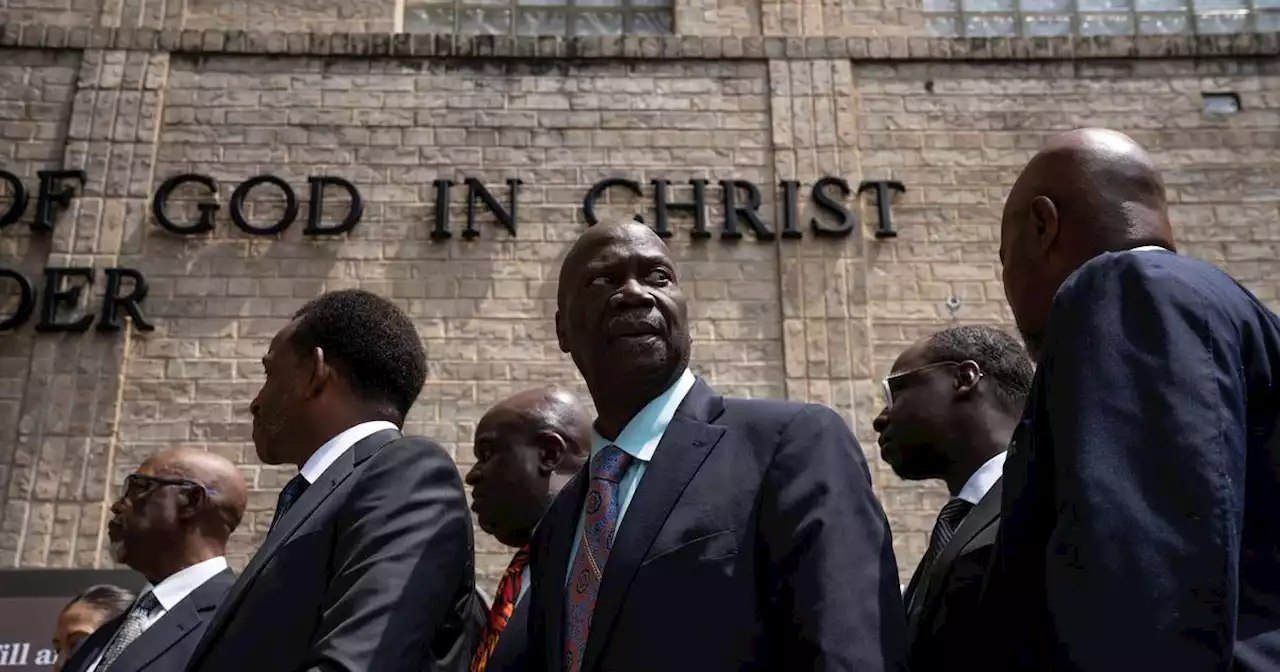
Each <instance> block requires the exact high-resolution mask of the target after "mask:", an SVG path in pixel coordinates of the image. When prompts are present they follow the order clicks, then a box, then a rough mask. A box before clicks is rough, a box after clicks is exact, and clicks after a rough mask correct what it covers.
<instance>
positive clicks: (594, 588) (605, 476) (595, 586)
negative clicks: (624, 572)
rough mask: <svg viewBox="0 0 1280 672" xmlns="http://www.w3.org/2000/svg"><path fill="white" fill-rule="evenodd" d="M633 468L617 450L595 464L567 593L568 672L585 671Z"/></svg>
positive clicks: (602, 453)
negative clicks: (624, 483) (622, 489)
mask: <svg viewBox="0 0 1280 672" xmlns="http://www.w3.org/2000/svg"><path fill="white" fill-rule="evenodd" d="M630 464H631V456H630V455H628V454H626V453H625V452H623V451H622V449H621V448H619V447H617V446H606V447H605V448H604V450H601V451H600V453H599V454H598V455H596V457H595V459H594V460H593V464H592V468H591V483H590V489H588V490H587V498H586V501H585V502H584V503H583V505H582V514H583V521H582V539H581V541H580V542H579V545H578V554H577V555H576V556H574V558H573V570H572V573H571V574H570V575H569V576H570V581H569V585H568V586H567V587H566V591H565V592H566V593H568V594H567V595H566V596H565V629H564V638H565V641H564V669H565V672H579V670H581V669H582V656H583V654H585V653H586V651H587V635H588V634H589V633H590V632H591V616H592V615H593V614H594V613H595V610H596V597H597V596H598V595H599V593H600V580H601V579H603V578H604V570H605V566H606V565H607V563H608V562H609V552H610V551H611V550H613V533H614V531H615V530H616V528H617V527H618V514H619V512H620V511H621V510H622V499H621V498H620V497H619V496H618V482H619V481H621V480H622V475H623V474H625V473H627V467H628V466H629V465H630Z"/></svg>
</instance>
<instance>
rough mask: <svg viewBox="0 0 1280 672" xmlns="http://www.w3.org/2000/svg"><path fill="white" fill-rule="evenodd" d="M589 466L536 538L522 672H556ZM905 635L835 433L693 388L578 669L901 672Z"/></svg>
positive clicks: (883, 555) (874, 532)
mask: <svg viewBox="0 0 1280 672" xmlns="http://www.w3.org/2000/svg"><path fill="white" fill-rule="evenodd" d="M589 468H590V467H589V465H587V466H586V467H584V470H583V471H582V472H579V474H578V476H577V477H576V478H575V479H574V480H573V481H572V482H570V483H569V484H568V485H567V486H566V487H565V488H564V489H563V490H562V491H561V492H560V495H559V496H558V497H557V498H556V500H555V502H554V503H553V504H552V505H551V508H550V509H549V510H548V511H547V513H546V514H545V517H544V519H543V520H544V522H546V521H550V524H544V525H540V526H539V527H538V531H537V534H536V535H535V538H534V542H533V546H532V563H533V570H532V575H533V588H532V589H531V591H530V592H529V594H528V595H526V598H525V599H526V600H529V619H530V628H529V631H530V635H529V647H528V649H527V650H526V651H527V658H526V659H525V660H524V661H523V664H524V665H525V666H527V667H528V668H529V669H534V670H546V671H547V672H560V670H562V669H563V662H562V661H563V643H564V628H563V621H564V602H565V575H566V573H567V571H568V562H569V552H570V549H571V544H572V542H573V536H574V530H575V529H576V525H577V520H578V517H579V515H580V512H581V510H582V504H583V500H584V498H585V496H586V491H587V478H586V476H585V475H584V474H585V472H586V470H587V469H589ZM905 625H906V622H905V617H904V615H903V610H902V597H901V594H900V592H899V588H898V581H897V565H896V562H895V560H894V555H893V545H892V540H891V536H890V532H889V528H888V525H887V523H886V521H885V516H884V513H883V511H882V510H881V508H880V504H879V502H878V501H877V499H876V497H875V495H874V494H873V493H872V489H871V479H870V476H869V474H868V472H867V463H866V458H865V457H864V456H863V453H862V449H861V448H860V447H859V446H858V442H857V440H856V439H854V437H853V434H852V433H851V432H850V431H849V427H848V426H847V425H846V424H845V422H844V420H843V419H842V418H841V417H840V416H839V415H837V414H836V413H835V412H834V411H832V410H831V409H828V408H826V407H824V406H820V405H817V404H802V403H798V402H792V401H772V400H757V399H733V398H723V397H721V396H719V395H717V394H716V393H715V392H714V391H713V390H712V389H711V388H710V387H709V386H707V384H706V383H705V382H703V381H702V380H700V379H699V380H698V382H697V383H695V385H694V386H693V389H692V390H690V391H689V393H688V395H687V396H686V397H685V399H684V401H683V403H681V404H680V407H679V409H678V410H677V411H676V414H675V417H674V418H673V419H672V421H671V424H670V425H669V426H668V427H667V430H666V433H665V435H664V436H663V437H662V441H661V443H659V444H658V449H657V452H656V453H655V454H654V457H653V461H652V462H650V463H649V465H648V468H647V470H646V471H645V474H644V478H643V480H642V481H641V482H640V486H639V487H638V488H637V489H636V492H635V494H634V496H633V498H632V500H631V503H630V505H629V507H628V508H627V512H626V515H625V517H624V518H623V520H622V524H621V526H620V527H619V528H618V531H617V532H616V534H615V537H614V541H613V549H612V551H611V554H610V556H609V560H608V563H607V565H606V566H605V570H604V580H603V583H602V584H601V586H600V593H599V597H598V600H597V604H596V609H595V614H594V616H593V619H592V625H591V633H590V635H589V637H588V642H587V648H586V652H585V654H584V658H583V666H582V669H583V671H584V672H595V671H598V670H607V671H608V672H631V671H635V672H654V671H655V670H698V671H699V672H720V671H723V672H730V671H732V672H739V671H740V670H788V671H795V672H801V671H803V670H859V671H866V672H876V671H879V670H889V669H900V666H901V665H902V664H903V662H904V659H905V632H904V631H905Z"/></svg>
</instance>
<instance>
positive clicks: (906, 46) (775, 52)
mask: <svg viewBox="0 0 1280 672" xmlns="http://www.w3.org/2000/svg"><path fill="white" fill-rule="evenodd" d="M0 47H21V48H35V49H125V50H140V51H167V52H175V53H198V54H253V55H292V56H363V57H404V56H422V57H438V58H520V59H569V60H575V59H628V60H635V59H641V60H675V59H680V60H806V59H846V58H848V59H854V60H857V61H1034V60H1075V59H1118V58H1123V59H1132V58H1215V57H1218V58H1221V57H1268V56H1277V55H1280V33H1268V34H1260V35H1222V36H1194V35H1179V36H1143V37H1092V38H1079V37H1075V38H1073V37H1062V38H995V39H984V38H972V39H934V38H925V37H848V38H845V37H804V38H798V37H693V36H666V37H621V38H619V37H575V38H567V39H566V38H557V37H493V36H474V37H472V36H467V37H463V36H455V35H410V34H405V33H398V34H391V33H279V32H272V33H262V32H246V31H240V30H203V31H201V30H154V29H150V28H101V27H99V28H65V27H62V26H46V25H41V24H24V25H16V24H0Z"/></svg>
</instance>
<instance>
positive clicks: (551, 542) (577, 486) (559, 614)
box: [499, 462, 591, 670]
mask: <svg viewBox="0 0 1280 672" xmlns="http://www.w3.org/2000/svg"><path fill="white" fill-rule="evenodd" d="M590 468H591V463H590V462H588V463H587V464H586V465H584V466H583V468H582V470H581V471H579V472H578V475H577V476H575V477H574V479H573V480H572V481H570V482H569V483H568V484H567V485H565V487H564V491H563V492H562V493H561V496H560V497H558V498H557V499H556V502H555V504H553V505H552V507H553V511H552V512H551V513H553V514H554V515H553V516H548V518H550V519H551V520H550V521H549V522H554V523H555V524H554V525H551V526H549V527H548V528H547V532H548V538H547V548H548V549H549V550H548V552H547V554H546V555H545V556H543V557H545V558H547V562H549V563H550V565H549V566H548V567H547V568H546V569H545V570H542V571H541V572H540V573H542V574H544V575H545V576H546V577H547V580H546V581H545V582H543V584H542V587H541V589H540V590H539V596H540V598H541V601H542V602H543V605H544V606H543V607H542V608H541V611H543V613H545V614H546V615H547V616H546V618H547V620H546V623H544V627H545V628H546V630H547V669H549V670H559V669H561V668H562V667H564V600H565V592H564V591H565V579H566V576H567V575H568V573H569V553H570V552H572V551H573V535H574V534H575V532H576V531H577V529H578V516H579V515H581V511H582V502H583V500H585V499H586V497H587V481H588V478H587V473H586V472H587V469H590ZM536 586H537V584H536V583H535V584H534V586H531V587H530V589H531V590H532V589H534V588H535V587H536ZM527 597H528V596H527V595H526V598H527ZM499 641H501V639H499Z"/></svg>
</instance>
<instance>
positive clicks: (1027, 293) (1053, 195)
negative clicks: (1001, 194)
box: [1000, 128, 1176, 356]
mask: <svg viewBox="0 0 1280 672" xmlns="http://www.w3.org/2000/svg"><path fill="white" fill-rule="evenodd" d="M1143 245H1156V246H1159V247H1163V248H1166V249H1168V250H1175V251H1176V248H1175V246H1174V240H1173V231H1172V229H1171V227H1170V226H1169V213H1168V204H1167V200H1166V197H1165V188H1164V182H1163V180H1162V179H1161V178H1160V172H1159V171H1158V170H1157V169H1156V166H1155V163H1154V162H1153V161H1152V160H1151V157H1150V156H1149V155H1148V154H1147V152H1146V150H1144V149H1143V148H1142V147H1141V146H1139V145H1138V143H1136V142H1134V140H1133V139H1132V138H1130V137H1129V136H1127V135H1125V134H1123V133H1119V132H1117V131H1112V130H1108V129H1102V128H1086V129H1079V130H1074V131H1070V132H1068V133H1062V134H1060V135H1057V136H1054V137H1053V138H1051V139H1050V140H1049V142H1048V143H1047V144H1046V145H1045V147H1044V149H1042V150H1040V152H1039V153H1037V154H1036V155H1035V157H1033V158H1032V159H1031V161H1030V162H1029V163H1028V164H1027V166H1026V168H1024V169H1023V171H1022V174H1021V175H1020V176H1019V177H1018V179H1017V181H1016V182H1015V183H1014V185H1013V189H1012V190H1011V191H1010V193H1009V197H1008V199H1007V200H1006V201H1005V206H1004V214H1003V217H1002V219H1001V227H1000V261H1001V263H1002V264H1003V267H1004V287H1005V296H1006V297H1007V298H1008V300H1009V305H1010V306H1011V307H1012V308H1013V313H1014V318H1015V319H1016V321H1017V324H1018V330H1019V331H1020V332H1022V336H1023V339H1024V340H1025V341H1026V344H1027V347H1028V349H1029V350H1031V352H1032V354H1034V355H1037V356H1038V355H1039V349H1040V346H1041V344H1042V342H1043V339H1044V329H1045V324H1046V322H1047V320H1048V316H1049V309H1050V307H1051V306H1052V305H1053V296H1054V294H1055V293H1056V292H1057V290H1058V287H1059V286H1061V285H1062V283H1063V282H1064V281H1065V280H1066V279H1067V277H1068V276H1070V275H1071V273H1072V272H1074V271H1075V270H1076V269H1077V268H1079V267H1080V266H1081V265H1083V264H1084V263H1085V262H1087V261H1089V260H1090V259H1092V258H1093V257H1095V256H1097V255H1099V254H1102V253H1104V252H1115V251H1120V250H1127V249H1132V248H1134V247H1140V246H1143Z"/></svg>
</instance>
